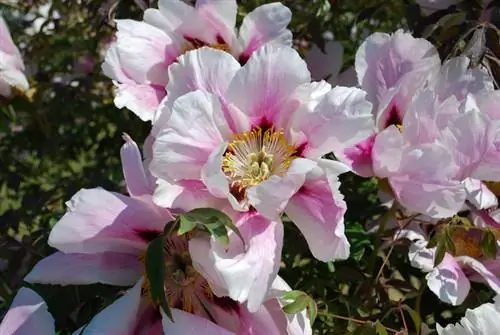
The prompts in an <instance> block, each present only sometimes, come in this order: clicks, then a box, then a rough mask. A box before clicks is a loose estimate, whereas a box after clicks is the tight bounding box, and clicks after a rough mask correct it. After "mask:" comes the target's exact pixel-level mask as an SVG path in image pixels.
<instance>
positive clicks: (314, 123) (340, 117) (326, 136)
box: [299, 86, 374, 159]
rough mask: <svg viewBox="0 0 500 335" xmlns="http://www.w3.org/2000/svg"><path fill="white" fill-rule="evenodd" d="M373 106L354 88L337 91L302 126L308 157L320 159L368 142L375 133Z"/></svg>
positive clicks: (327, 95)
mask: <svg viewBox="0 0 500 335" xmlns="http://www.w3.org/2000/svg"><path fill="white" fill-rule="evenodd" d="M371 109H372V105H371V103H369V102H368V101H367V100H366V93H365V92H364V91H362V90H360V89H358V88H354V87H341V86H336V87H334V88H333V89H332V90H331V91H330V92H329V93H328V94H326V95H325V96H324V98H323V100H322V101H321V102H320V103H319V104H318V106H317V107H316V108H315V109H314V111H313V112H312V113H309V114H308V115H304V119H303V120H302V121H303V122H301V124H300V128H299V129H300V131H302V132H303V133H304V135H305V137H306V139H307V145H306V149H305V150H304V155H305V157H308V158H315V159H318V158H320V157H321V156H323V155H325V154H327V153H329V152H331V151H333V152H335V153H337V152H339V153H341V152H342V151H343V150H344V149H346V148H349V147H351V146H354V145H355V144H357V143H359V142H361V141H362V140H365V139H366V138H367V137H369V136H370V135H371V134H372V133H373V131H374V125H373V116H372V113H371Z"/></svg>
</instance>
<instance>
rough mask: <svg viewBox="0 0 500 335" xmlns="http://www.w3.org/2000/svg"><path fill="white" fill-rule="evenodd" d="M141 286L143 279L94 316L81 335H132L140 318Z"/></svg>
mask: <svg viewBox="0 0 500 335" xmlns="http://www.w3.org/2000/svg"><path fill="white" fill-rule="evenodd" d="M142 284H143V279H141V280H139V281H138V282H137V283H136V284H135V285H134V287H133V288H131V289H130V290H128V291H127V293H125V294H124V295H123V296H122V297H120V298H118V299H117V300H116V301H115V302H114V303H112V304H111V305H109V306H108V307H106V308H105V309H103V310H102V311H101V312H100V313H99V314H97V315H96V316H94V318H92V320H91V321H90V323H89V324H88V325H87V326H86V327H85V328H84V330H83V335H91V334H106V335H108V334H109V335H123V334H133V331H134V329H136V327H137V321H138V319H139V316H140V307H141V300H142V295H141V291H142Z"/></svg>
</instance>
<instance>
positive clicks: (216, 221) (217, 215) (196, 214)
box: [178, 208, 245, 247]
mask: <svg viewBox="0 0 500 335" xmlns="http://www.w3.org/2000/svg"><path fill="white" fill-rule="evenodd" d="M179 223H180V227H179V230H178V234H179V235H182V234H185V233H187V232H190V231H192V230H193V229H194V228H195V227H197V226H200V227H203V228H204V229H205V230H207V231H208V232H209V233H210V234H211V235H212V236H214V237H215V238H216V239H217V240H219V241H220V242H221V243H222V244H223V245H224V246H225V247H227V246H229V237H228V231H227V228H229V229H231V230H232V231H233V232H234V233H235V234H236V235H237V236H238V237H239V238H240V240H241V241H242V242H243V244H245V241H244V240H243V236H242V235H241V233H240V231H239V229H238V227H236V226H235V225H234V223H233V221H232V220H231V218H230V217H229V216H227V215H226V214H224V213H222V212H221V211H218V210H216V209H214V208H196V209H193V210H192V211H189V212H187V213H183V214H180V215H179Z"/></svg>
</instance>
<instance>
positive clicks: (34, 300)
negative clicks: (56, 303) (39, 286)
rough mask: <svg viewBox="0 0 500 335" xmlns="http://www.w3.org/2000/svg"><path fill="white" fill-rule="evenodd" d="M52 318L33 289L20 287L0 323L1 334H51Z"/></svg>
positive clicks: (52, 331)
mask: <svg viewBox="0 0 500 335" xmlns="http://www.w3.org/2000/svg"><path fill="white" fill-rule="evenodd" d="M54 323H55V321H54V318H53V317H52V315H50V313H49V311H48V310H47V304H46V303H45V301H43V299H42V298H41V297H40V296H39V295H38V294H37V293H36V292H34V291H33V290H31V289H29V288H25V287H23V288H21V289H20V290H19V292H17V295H16V296H15V298H14V301H13V302H12V305H11V306H10V308H9V310H8V311H7V314H5V316H4V318H3V320H2V323H1V324H0V334H2V335H33V334H39V335H53V334H54V333H55V326H54Z"/></svg>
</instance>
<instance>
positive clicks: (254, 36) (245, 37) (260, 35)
mask: <svg viewBox="0 0 500 335" xmlns="http://www.w3.org/2000/svg"><path fill="white" fill-rule="evenodd" d="M291 19H292V12H291V11H290V9H288V8H287V7H286V6H284V5H283V4H281V3H279V2H273V3H268V4H265V5H262V6H259V7H257V8H255V9H254V10H253V11H251V12H250V13H249V14H248V15H247V16H245V18H244V19H243V22H242V24H241V27H240V31H239V41H240V44H241V48H242V54H241V56H240V61H242V62H243V63H245V61H246V60H247V59H248V58H249V57H250V55H251V54H252V53H253V52H255V51H256V50H257V49H258V48H259V47H261V46H263V45H265V44H267V43H274V44H278V45H286V46H292V32H291V31H290V30H288V29H287V28H286V27H287V26H288V24H289V23H290V20H291Z"/></svg>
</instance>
